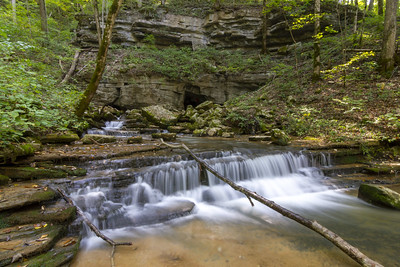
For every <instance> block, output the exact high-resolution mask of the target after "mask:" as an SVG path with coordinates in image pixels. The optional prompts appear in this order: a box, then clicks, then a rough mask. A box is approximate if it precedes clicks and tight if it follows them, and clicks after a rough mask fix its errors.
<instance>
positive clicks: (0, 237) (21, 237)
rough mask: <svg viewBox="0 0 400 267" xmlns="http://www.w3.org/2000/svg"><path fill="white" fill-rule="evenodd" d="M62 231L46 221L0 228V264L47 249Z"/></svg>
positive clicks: (62, 228)
mask: <svg viewBox="0 0 400 267" xmlns="http://www.w3.org/2000/svg"><path fill="white" fill-rule="evenodd" d="M64 231H65V229H64V227H62V226H56V225H54V226H48V225H47V224H46V223H41V224H36V225H34V224H30V225H23V226H14V227H10V228H4V229H0V266H5V265H8V264H10V263H13V262H17V261H19V260H22V259H24V258H27V257H30V256H33V255H37V254H39V253H42V252H45V251H47V250H49V249H50V248H51V247H52V246H53V245H54V243H55V242H56V241H57V240H58V239H59V238H60V237H61V235H62V234H63V233H64Z"/></svg>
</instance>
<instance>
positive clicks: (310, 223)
mask: <svg viewBox="0 0 400 267" xmlns="http://www.w3.org/2000/svg"><path fill="white" fill-rule="evenodd" d="M161 143H162V144H164V145H166V146H168V147H170V148H183V149H184V150H186V151H187V152H188V153H189V154H190V155H191V156H192V157H193V158H194V160H195V161H197V162H198V163H199V164H200V165H201V166H202V167H204V168H205V169H206V170H208V171H209V172H211V173H212V174H214V175H215V176H216V177H217V178H219V179H220V180H222V181H224V182H225V183H227V184H228V185H229V186H231V187H232V188H233V189H235V190H236V191H239V192H241V193H243V194H244V195H246V197H247V198H248V199H250V198H253V199H255V200H257V201H258V202H260V203H261V204H264V205H265V206H267V207H269V208H271V209H273V210H275V211H276V212H278V213H280V214H282V215H283V216H285V217H288V218H290V219H292V220H294V221H296V222H298V223H300V224H302V225H304V226H305V227H307V228H309V229H311V230H313V231H315V232H317V233H318V234H320V235H321V236H323V237H324V238H326V239H327V240H329V241H330V242H332V243H333V244H334V245H335V246H337V247H338V248H339V249H341V250H342V251H343V252H344V253H346V254H347V255H348V256H350V258H352V259H353V260H355V261H356V262H357V263H359V264H360V265H361V266H369V267H378V266H380V267H383V265H381V264H380V263H378V262H376V261H373V260H371V259H370V258H368V257H367V256H366V255H364V254H363V253H362V252H361V251H360V250H359V249H358V248H356V247H354V246H352V245H350V244H349V243H347V242H346V241H345V240H344V239H343V238H341V237H340V236H338V235H337V234H335V233H334V232H332V231H331V230H329V229H327V228H326V227H324V226H322V225H321V224H319V223H318V222H317V221H315V220H309V219H307V218H304V217H303V216H301V215H299V214H297V213H294V212H292V211H290V210H288V209H286V208H284V207H282V206H280V205H278V204H276V203H275V202H273V201H271V200H269V199H266V198H264V197H263V196H261V195H259V194H257V193H256V192H252V191H250V190H248V189H247V188H245V187H242V186H240V185H238V184H236V183H234V182H232V181H231V180H230V179H228V178H226V177H224V176H222V175H221V174H219V173H218V172H217V171H216V170H214V169H213V168H212V167H211V166H210V165H208V164H207V163H206V162H205V161H204V160H202V159H200V158H199V157H197V156H196V155H195V154H194V153H193V152H192V151H191V150H190V149H189V148H188V147H187V146H186V145H185V144H183V143H182V144H180V145H170V144H167V143H165V142H164V140H163V139H161Z"/></svg>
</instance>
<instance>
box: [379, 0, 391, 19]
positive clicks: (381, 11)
mask: <svg viewBox="0 0 400 267" xmlns="http://www.w3.org/2000/svg"><path fill="white" fill-rule="evenodd" d="M389 1H390V0H389ZM378 15H380V16H383V0H378Z"/></svg>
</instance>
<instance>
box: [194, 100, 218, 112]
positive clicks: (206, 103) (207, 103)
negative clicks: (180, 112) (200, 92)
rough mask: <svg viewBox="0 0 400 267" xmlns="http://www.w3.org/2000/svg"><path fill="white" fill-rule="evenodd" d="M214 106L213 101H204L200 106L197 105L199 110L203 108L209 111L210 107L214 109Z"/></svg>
mask: <svg viewBox="0 0 400 267" xmlns="http://www.w3.org/2000/svg"><path fill="white" fill-rule="evenodd" d="M213 107H214V103H213V102H212V101H209V100H208V101H204V102H203V103H201V104H199V105H198V106H196V109H197V110H203V111H207V110H209V109H212V108H213Z"/></svg>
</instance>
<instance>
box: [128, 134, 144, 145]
mask: <svg viewBox="0 0 400 267" xmlns="http://www.w3.org/2000/svg"><path fill="white" fill-rule="evenodd" d="M127 143H128V144H141V143H143V138H142V137H141V136H132V137H129V138H128V140H127Z"/></svg>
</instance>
